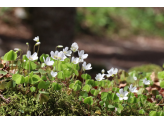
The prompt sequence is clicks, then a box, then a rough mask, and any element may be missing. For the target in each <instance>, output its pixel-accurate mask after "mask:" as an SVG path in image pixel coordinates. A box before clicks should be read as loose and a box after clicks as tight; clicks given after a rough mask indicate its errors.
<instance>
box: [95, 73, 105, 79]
mask: <svg viewBox="0 0 164 123" xmlns="http://www.w3.org/2000/svg"><path fill="white" fill-rule="evenodd" d="M104 76H105V74H102V75H101V73H98V74H97V75H96V77H95V79H96V80H97V81H101V80H103V79H105V78H104Z"/></svg>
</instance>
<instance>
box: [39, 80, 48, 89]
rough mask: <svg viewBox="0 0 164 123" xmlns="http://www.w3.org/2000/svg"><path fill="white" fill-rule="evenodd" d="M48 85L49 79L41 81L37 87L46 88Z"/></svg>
mask: <svg viewBox="0 0 164 123" xmlns="http://www.w3.org/2000/svg"><path fill="white" fill-rule="evenodd" d="M49 85H50V82H49V81H47V82H45V81H41V82H39V84H38V88H39V89H48V87H49Z"/></svg>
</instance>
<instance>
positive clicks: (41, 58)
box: [40, 54, 49, 62]
mask: <svg viewBox="0 0 164 123" xmlns="http://www.w3.org/2000/svg"><path fill="white" fill-rule="evenodd" d="M43 57H44V58H45V60H46V58H47V57H49V55H48V54H42V55H41V56H40V61H41V62H44V60H43Z"/></svg>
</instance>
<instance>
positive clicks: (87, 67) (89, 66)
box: [82, 62, 92, 71]
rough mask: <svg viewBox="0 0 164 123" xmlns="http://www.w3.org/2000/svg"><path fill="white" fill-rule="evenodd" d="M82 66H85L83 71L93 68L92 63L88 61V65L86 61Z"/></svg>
mask: <svg viewBox="0 0 164 123" xmlns="http://www.w3.org/2000/svg"><path fill="white" fill-rule="evenodd" d="M82 68H83V71H84V70H90V69H92V67H91V64H90V63H88V64H87V65H86V62H84V63H83V64H82Z"/></svg>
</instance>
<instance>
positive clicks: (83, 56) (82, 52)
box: [78, 50, 88, 62]
mask: <svg viewBox="0 0 164 123" xmlns="http://www.w3.org/2000/svg"><path fill="white" fill-rule="evenodd" d="M78 55H79V62H83V61H84V59H86V58H87V57H88V54H84V50H81V51H80V52H79V51H78Z"/></svg>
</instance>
